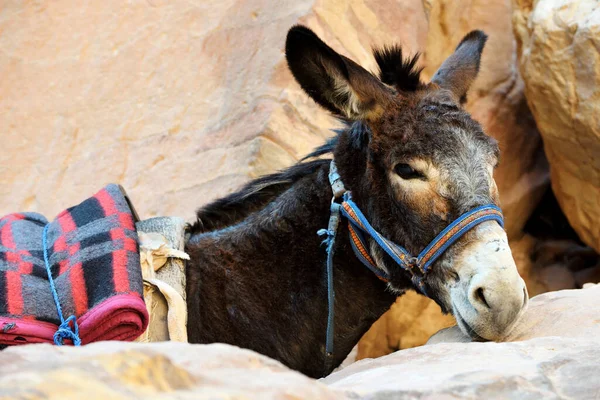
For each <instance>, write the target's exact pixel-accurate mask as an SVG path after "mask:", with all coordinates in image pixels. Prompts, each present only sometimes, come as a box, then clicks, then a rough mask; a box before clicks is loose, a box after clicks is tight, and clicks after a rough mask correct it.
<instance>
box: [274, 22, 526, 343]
mask: <svg viewBox="0 0 600 400" xmlns="http://www.w3.org/2000/svg"><path fill="white" fill-rule="evenodd" d="M485 41H486V35H485V34H484V33H483V32H481V31H473V32H471V33H469V34H468V35H467V36H465V38H464V39H463V40H462V41H461V42H460V44H459V45H458V47H457V49H456V50H455V52H454V54H452V55H451V56H450V57H449V58H448V59H447V60H446V61H445V62H444V63H443V64H442V66H441V67H440V69H439V70H438V71H437V72H436V74H435V75H434V76H433V79H432V81H431V83H429V84H424V83H422V82H421V81H420V78H419V72H420V71H419V70H416V69H415V64H416V61H417V58H416V57H413V58H411V59H408V60H402V53H401V50H400V48H399V47H392V48H387V49H383V50H376V51H375V53H374V54H375V59H376V61H377V63H378V65H379V68H380V73H379V78H377V77H375V76H374V75H372V74H371V73H369V72H368V71H366V70H365V69H363V68H362V67H361V66H359V65H358V64H356V63H355V62H353V61H352V60H350V59H348V58H346V57H344V56H342V55H340V54H338V53H336V52H335V51H334V50H333V49H331V48H330V47H329V46H327V45H326V44H325V43H323V42H322V41H321V40H320V39H319V38H318V37H317V36H316V35H315V34H314V33H313V32H312V31H311V30H309V29H307V28H305V27H301V26H296V27H294V28H292V29H291V30H290V32H289V34H288V37H287V43H286V56H287V60H288V64H289V67H290V69H291V71H292V73H293V75H294V77H295V78H296V80H297V81H298V82H299V83H300V85H301V86H302V88H303V89H304V90H305V91H306V93H308V95H310V96H311V97H312V98H313V99H314V100H315V101H316V102H317V103H319V104H320V105H321V106H323V107H324V108H326V109H328V110H329V111H331V112H333V113H334V114H335V115H337V116H340V117H342V118H343V119H344V120H346V121H348V123H349V124H350V128H349V129H348V130H347V131H345V132H344V133H342V134H341V135H340V137H339V139H338V143H337V145H336V149H335V151H334V154H335V160H336V163H337V164H338V167H339V170H340V173H341V175H342V179H343V180H344V182H345V184H346V187H347V188H348V189H349V190H351V191H352V193H353V197H354V199H355V201H356V203H357V204H359V206H360V207H361V209H362V210H363V212H364V213H365V214H366V216H367V218H368V219H369V220H370V222H371V224H372V225H373V226H374V227H375V229H377V230H378V231H379V232H381V233H382V234H383V235H384V236H386V237H387V238H388V239H390V240H392V241H394V242H396V243H398V244H400V245H402V246H403V247H405V248H406V249H407V250H409V251H410V252H411V253H412V254H418V253H419V252H420V251H421V250H422V249H423V248H424V247H425V246H427V245H428V244H429V242H430V241H431V240H432V239H433V238H434V237H435V236H436V235H437V234H438V233H440V232H441V231H442V230H443V229H444V228H445V227H446V226H447V225H448V224H450V223H451V222H452V221H453V220H455V219H456V218H457V217H459V216H460V215H462V214H463V213H465V212H467V211H469V210H472V209H474V208H476V207H478V206H482V205H486V204H490V203H495V204H497V203H498V190H497V188H496V184H495V182H494V178H493V171H494V168H495V167H496V165H497V163H498V156H499V149H498V144H497V142H496V141H495V140H494V139H493V138H491V137H489V136H487V135H486V134H485V133H484V132H483V130H482V128H481V126H480V125H479V124H478V123H477V122H475V121H474V120H473V119H471V118H470V116H469V114H468V113H467V112H466V111H464V110H463V109H462V108H461V104H462V102H464V99H465V97H466V93H467V90H468V89H469V87H470V85H471V83H472V82H473V81H474V80H475V77H476V76H477V73H478V70H479V61H480V57H481V53H482V50H483V47H484V44H485ZM324 190H325V189H324ZM371 253H372V255H373V256H374V259H375V261H376V263H377V264H378V266H379V267H380V268H381V269H383V270H385V271H386V272H387V273H388V275H389V276H390V287H391V289H393V290H396V291H399V292H400V291H402V290H404V289H406V288H410V287H411V285H412V283H411V280H410V278H409V274H408V273H407V272H406V271H405V270H403V269H401V268H399V267H398V266H397V265H396V264H395V263H393V262H392V260H391V258H390V257H389V256H387V254H385V253H384V252H383V251H382V250H381V249H380V248H379V247H378V246H377V245H375V243H374V242H373V243H372V246H371ZM425 285H426V288H427V293H428V294H429V295H430V296H431V297H432V298H433V299H434V300H435V301H436V302H437V303H438V304H439V305H440V306H441V307H442V309H443V310H444V311H446V312H452V313H453V314H454V316H455V317H456V319H457V321H458V324H459V326H460V327H461V328H462V329H463V331H465V333H467V334H469V335H470V336H471V337H473V338H483V339H488V340H495V339H499V338H500V337H501V336H502V335H503V334H505V333H506V331H507V329H509V328H510V327H511V326H512V325H513V322H514V321H515V320H516V318H517V317H518V315H519V314H520V312H521V311H522V309H523V308H524V306H525V305H526V303H527V301H528V296H527V290H526V287H525V283H524V281H523V279H521V277H520V276H519V273H518V271H517V268H516V266H515V262H514V260H513V257H512V254H511V251H510V248H509V246H508V241H507V237H506V233H505V232H504V230H503V229H502V227H501V226H500V225H499V224H498V223H497V222H496V221H487V222H483V223H481V224H480V225H478V226H477V227H476V228H474V229H472V230H471V231H469V232H468V233H467V234H466V235H464V236H462V237H461V239H460V240H459V241H458V242H456V243H455V244H454V245H452V246H451V247H450V248H449V249H448V250H447V251H446V252H445V253H444V254H443V256H442V257H441V258H439V259H438V260H437V261H436V262H435V264H434V265H433V266H432V268H431V271H430V272H428V274H427V275H426V277H425Z"/></svg>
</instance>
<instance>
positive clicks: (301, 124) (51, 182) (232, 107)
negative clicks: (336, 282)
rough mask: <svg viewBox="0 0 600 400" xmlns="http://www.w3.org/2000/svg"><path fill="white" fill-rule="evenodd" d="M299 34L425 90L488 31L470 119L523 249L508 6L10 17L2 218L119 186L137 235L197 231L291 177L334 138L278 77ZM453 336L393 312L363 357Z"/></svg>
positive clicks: (316, 2) (443, 321)
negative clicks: (292, 31)
mask: <svg viewBox="0 0 600 400" xmlns="http://www.w3.org/2000/svg"><path fill="white" fill-rule="evenodd" d="M295 23H304V24H306V25H308V26H310V27H311V28H313V29H314V30H315V31H316V32H317V33H318V34H319V35H320V36H321V37H323V39H324V40H326V41H327V42H328V43H329V44H330V45H331V46H332V47H333V48H335V49H336V50H337V51H340V52H342V53H343V54H345V55H347V56H350V57H351V58H353V59H355V60H356V61H358V62H360V63H361V64H363V65H364V66H365V67H367V68H370V69H373V67H374V61H373V58H372V57H371V55H370V48H371V46H372V45H382V44H385V43H391V42H399V43H402V45H403V46H404V48H405V50H406V51H407V53H415V52H417V51H423V52H424V55H423V57H422V60H421V64H422V65H423V66H424V67H425V70H424V78H429V77H430V76H431V75H432V74H433V72H434V71H435V70H436V69H437V67H438V66H439V65H440V64H441V62H442V61H443V60H444V58H445V57H447V56H448V55H449V54H450V53H451V52H452V51H453V49H454V48H455V47H456V45H457V43H458V42H459V40H460V39H461V38H462V36H463V35H464V34H466V33H467V32H468V31H469V30H472V29H477V28H481V29H485V31H486V32H487V33H488V35H489V41H488V43H487V45H486V50H485V52H484V55H483V59H482V65H481V73H480V76H479V78H478V79H477V81H476V82H475V84H474V88H473V90H472V91H471V93H470V94H469V102H468V105H467V107H468V110H469V111H470V112H471V113H472V114H473V116H474V117H475V118H477V119H478V120H479V121H481V123H482V124H483V126H484V128H485V129H486V130H487V132H488V133H490V134H491V135H493V136H494V137H496V138H497V139H498V140H499V141H500V145H501V148H502V151H503V155H502V159H503V160H502V163H501V166H500V167H499V168H498V170H497V173H496V180H497V183H498V187H499V189H500V194H501V199H502V203H503V208H504V211H505V215H506V219H507V229H508V233H509V236H510V237H518V236H519V235H520V230H521V228H522V226H523V224H524V223H525V221H526V219H527V217H528V215H529V214H530V213H531V210H532V209H533V207H535V205H536V203H537V201H538V199H539V197H540V195H541V192H542V189H543V188H544V187H545V186H546V185H547V167H546V165H545V159H544V156H543V154H542V151H541V150H542V149H541V143H540V139H539V135H538V133H537V131H536V129H535V126H534V123H533V119H532V118H531V115H530V113H529V111H528V109H527V105H526V103H525V101H524V95H523V83H522V80H521V78H520V77H519V72H518V70H517V68H516V65H515V61H514V59H515V55H516V46H515V43H514V39H513V35H512V28H511V5H510V1H509V0H480V1H475V2H473V1H470V2H458V1H455V0H426V1H425V2H422V1H421V0H407V1H403V2H393V1H389V0H348V1H344V2H340V1H337V0H294V1H291V0H282V1H275V2H269V3H268V4H267V2H264V1H260V0H249V1H243V2H242V1H233V0H226V1H222V0H221V1H216V0H207V1H202V2H199V3H198V2H196V3H190V2H173V1H165V0H152V1H148V2H133V3H126V4H121V5H120V6H119V9H118V12H117V10H116V9H115V7H114V5H113V4H111V3H109V2H94V3H89V4H85V5H81V4H79V3H76V2H72V1H69V0H60V1H52V2H49V1H41V2H39V1H38V2H9V3H7V4H4V5H3V6H2V7H1V8H0V31H1V32H2V35H1V36H0V48H1V49H2V51H1V52H0V75H2V76H9V77H10V79H8V80H3V82H2V84H0V126H1V127H2V132H1V133H0V144H1V145H2V150H3V151H1V152H0V214H6V213H9V212H15V211H37V212H41V213H43V214H46V215H47V216H49V217H53V216H54V215H55V214H56V213H57V212H59V211H60V210H62V209H64V208H65V207H67V206H69V205H71V204H75V203H77V202H79V201H81V200H83V199H84V198H86V197H88V196H89V195H90V194H91V193H94V192H95V191H96V190H97V189H98V188H99V187H101V186H103V185H104V184H105V183H107V182H115V183H120V184H121V185H123V186H124V187H125V188H126V190H127V192H128V194H129V195H130V197H131V199H132V202H133V203H134V205H135V207H136V208H137V211H138V212H139V214H140V216H141V218H142V219H146V218H150V217H153V216H164V215H176V216H181V217H183V218H185V219H186V220H191V219H192V218H193V215H194V210H195V209H196V208H198V207H199V206H201V205H203V204H205V203H207V202H208V201H210V200H212V199H215V198H217V197H220V196H223V195H225V194H228V193H230V192H231V191H232V190H234V189H235V188H236V187H238V186H239V185H241V184H242V183H243V182H245V181H247V180H248V179H250V178H253V177H257V176H259V175H261V174H264V173H267V172H272V171H274V170H277V169H280V168H284V167H286V166H289V165H291V164H292V163H294V162H295V161H296V160H298V159H299V158H300V157H301V156H303V155H304V154H306V153H307V152H308V151H309V150H310V149H312V148H313V147H315V146H317V145H319V144H321V143H322V142H323V141H324V140H325V139H326V138H327V137H329V136H330V135H331V132H330V131H329V129H330V128H333V127H336V126H337V124H336V122H335V121H334V120H333V119H332V118H331V117H329V116H328V115H327V114H326V113H325V112H324V111H322V110H320V109H318V107H317V106H316V104H315V103H314V102H313V101H312V100H310V99H309V98H308V97H307V96H306V95H305V94H303V93H302V92H301V90H300V88H299V86H298V85H297V84H296V83H295V82H294V81H293V78H292V76H291V74H290V73H289V71H288V70H287V67H286V65H285V60H284V54H283V45H284V40H285V35H286V32H287V30H288V29H289V28H290V27H291V26H292V25H293V24H295ZM409 307H410V308H411V310H414V309H418V310H422V313H418V314H417V313H415V312H412V311H411V312H407V309H408V308H409ZM413 307H416V308H413ZM451 323H452V319H451V318H450V317H443V316H441V313H440V312H439V310H438V308H437V306H436V305H435V304H433V303H432V302H431V301H430V300H428V299H425V298H417V297H416V296H412V297H405V298H402V299H400V300H399V302H398V304H397V305H395V306H394V308H393V309H392V310H391V311H390V312H389V313H388V314H386V316H385V317H384V318H383V319H382V320H381V321H380V322H379V323H378V324H377V325H376V326H375V327H374V328H373V331H371V332H369V334H368V335H367V338H366V339H365V342H363V344H364V345H365V346H363V347H361V352H360V353H361V356H372V355H381V354H385V353H388V352H390V351H393V350H394V349H397V348H398V347H401V348H406V347H410V346H414V345H419V344H422V343H424V342H425V341H426V340H427V338H428V337H429V335H430V334H432V333H433V332H435V331H437V330H438V329H440V328H443V327H446V326H448V325H449V324H451ZM405 330H407V331H408V332H407V333H405ZM369 338H375V339H373V340H377V341H378V343H375V342H374V341H371V342H369V340H371V339H369ZM381 338H383V339H382V341H381V342H379V340H380V339H381Z"/></svg>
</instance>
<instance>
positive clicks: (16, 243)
mask: <svg viewBox="0 0 600 400" xmlns="http://www.w3.org/2000/svg"><path fill="white" fill-rule="evenodd" d="M47 224H48V228H47V235H46V243H47V244H46V247H47V256H48V260H49V265H50V271H51V274H52V278H53V280H54V284H55V287H56V292H57V293H58V298H59V301H60V306H61V307H62V312H63V315H64V318H67V317H69V316H70V315H74V316H75V317H76V320H77V323H78V327H79V336H80V338H81V342H82V343H83V344H86V343H90V342H94V341H99V340H134V339H135V338H137V337H138V336H139V335H141V334H142V333H143V332H144V330H145V329H146V326H147V324H148V313H147V311H146V307H145V305H144V301H143V297H142V276H141V271H140V257H139V253H138V243H137V233H136V230H135V225H134V217H133V212H132V210H131V208H130V207H129V205H128V203H127V200H126V198H125V196H124V194H123V191H122V189H121V188H120V186H118V185H108V186H106V187H105V188H104V189H102V190H101V191H100V192H98V193H97V194H96V195H95V196H93V197H91V198H89V199H87V200H85V201H83V202H82V203H81V204H79V205H76V206H74V207H71V208H69V209H67V210H65V211H63V212H62V213H60V214H59V215H58V216H57V217H56V219H55V220H54V221H52V222H50V223H49V222H48V221H47V220H46V218H44V217H43V216H42V215H40V214H36V213H18V214H10V215H7V216H5V217H3V218H0V344H5V345H14V344H26V343H43V342H49V343H52V342H53V336H54V333H55V332H56V330H57V328H58V325H60V323H61V319H60V317H59V315H58V312H57V307H56V304H55V301H54V298H53V295H52V292H51V289H50V284H49V279H48V273H47V270H46V266H45V263H44V251H43V246H42V243H43V241H42V234H43V231H44V227H45V226H46V225H47ZM65 343H70V342H69V341H68V340H67V341H65Z"/></svg>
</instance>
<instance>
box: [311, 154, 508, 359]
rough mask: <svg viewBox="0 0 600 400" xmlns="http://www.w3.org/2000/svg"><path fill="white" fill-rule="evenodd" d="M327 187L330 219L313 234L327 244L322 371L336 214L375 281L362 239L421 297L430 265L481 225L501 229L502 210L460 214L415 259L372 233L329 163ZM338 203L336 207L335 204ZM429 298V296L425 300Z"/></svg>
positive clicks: (378, 271) (382, 274) (330, 330)
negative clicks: (490, 224)
mask: <svg viewBox="0 0 600 400" xmlns="http://www.w3.org/2000/svg"><path fill="white" fill-rule="evenodd" d="M329 183H330V184H331V189H332V191H333V198H332V200H331V215H330V217H329V225H328V227H327V229H321V230H319V231H318V232H317V233H318V234H319V235H320V236H325V235H326V236H327V238H326V239H325V240H324V243H325V244H327V300H328V313H327V339H326V343H325V351H326V358H325V360H326V361H325V362H326V369H329V367H330V366H331V362H332V358H333V336H334V315H335V314H334V313H335V310H334V300H335V291H334V287H333V252H334V249H333V247H334V244H335V237H336V234H337V228H338V225H339V222H340V214H341V215H342V216H344V217H345V218H346V219H347V220H348V229H349V232H350V243H351V244H352V249H353V250H354V254H355V255H356V257H357V258H358V259H359V260H360V261H361V262H362V263H363V264H364V265H365V266H366V267H367V268H369V269H370V270H371V271H372V272H373V273H374V274H375V275H376V276H377V277H378V278H379V279H381V280H382V281H384V282H388V281H389V275H388V273H387V272H386V271H384V270H383V269H382V268H381V267H379V266H378V265H377V263H376V262H375V261H374V259H373V257H372V256H371V253H370V251H369V247H368V245H367V240H366V238H365V235H368V236H369V237H371V238H372V239H373V240H375V242H376V243H377V244H378V245H379V247H381V248H382V249H383V250H384V251H385V252H386V253H387V254H388V255H389V256H390V257H391V258H392V259H393V260H394V261H395V262H396V264H398V265H399V266H400V267H401V268H402V269H404V270H405V271H407V272H408V273H409V274H410V276H411V280H412V282H413V284H414V285H415V287H416V288H417V289H418V290H419V291H420V292H421V293H422V294H423V295H425V296H428V295H427V292H426V290H425V282H424V278H425V276H426V274H427V272H428V271H429V270H430V268H431V266H432V265H433V263H434V262H435V261H436V260H437V259H438V258H439V257H440V256H441V255H442V254H443V253H444V252H445V251H446V250H447V249H448V248H449V247H450V246H452V244H454V243H455V242H456V241H457V240H458V239H460V238H461V237H462V236H463V235H464V234H465V233H467V232H468V231H470V230H471V229H473V228H474V227H475V226H477V225H479V224H481V223H483V222H485V221H496V222H498V223H499V224H500V226H502V227H503V228H504V219H503V217H502V210H500V208H499V207H498V206H496V205H494V204H487V205H484V206H480V207H477V208H474V209H473V210H470V211H467V212H466V213H464V214H462V215H461V216H460V217H458V218H457V219H456V220H454V221H453V222H452V223H451V224H450V225H448V226H447V227H446V228H445V229H444V230H443V231H441V232H440V233H439V234H438V235H437V236H436V237H435V238H434V239H433V240H432V241H431V243H429V245H427V246H426V247H425V248H424V249H423V251H421V252H420V253H419V255H417V256H416V257H414V256H412V255H411V254H410V252H409V251H408V250H406V249H405V248H404V247H402V246H400V245H398V244H396V243H394V242H392V241H391V240H389V239H387V238H385V237H384V236H383V235H381V234H380V233H379V232H377V231H376V230H375V228H373V227H372V226H371V224H370V223H369V221H368V220H367V218H366V217H365V215H364V214H363V213H362V211H361V210H360V209H359V208H358V206H357V205H356V203H355V202H354V201H353V200H352V193H351V192H350V191H348V190H346V188H345V187H344V184H343V182H342V179H341V177H340V175H339V173H338V171H337V167H336V165H335V162H334V161H331V166H330V169H329ZM340 199H341V200H342V201H341V203H339V202H338V201H339V200H340ZM428 297H429V296H428Z"/></svg>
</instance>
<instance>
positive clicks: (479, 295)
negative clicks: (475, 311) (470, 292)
mask: <svg viewBox="0 0 600 400" xmlns="http://www.w3.org/2000/svg"><path fill="white" fill-rule="evenodd" d="M475 299H476V300H478V301H479V302H481V303H482V304H483V305H485V306H486V307H487V308H491V307H490V305H489V304H488V302H487V300H486V299H485V295H484V293H483V288H482V287H480V288H477V289H476V290H475Z"/></svg>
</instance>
